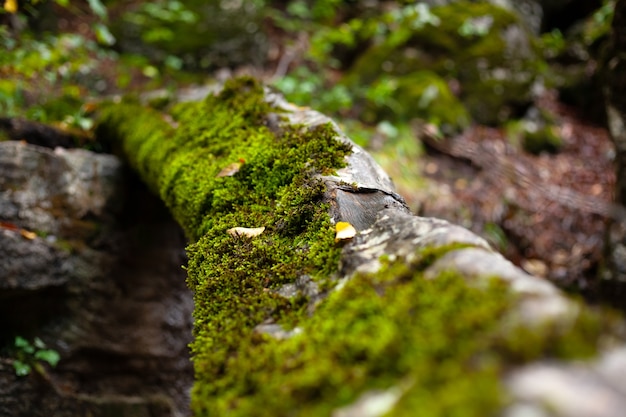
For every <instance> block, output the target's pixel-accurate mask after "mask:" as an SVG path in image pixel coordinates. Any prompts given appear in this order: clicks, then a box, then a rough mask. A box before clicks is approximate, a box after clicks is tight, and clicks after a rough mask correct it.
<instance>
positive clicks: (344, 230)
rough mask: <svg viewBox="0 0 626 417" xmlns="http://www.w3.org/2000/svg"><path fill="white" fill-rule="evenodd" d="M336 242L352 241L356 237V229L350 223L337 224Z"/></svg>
mask: <svg viewBox="0 0 626 417" xmlns="http://www.w3.org/2000/svg"><path fill="white" fill-rule="evenodd" d="M335 233H336V235H335V242H338V241H340V240H346V239H352V238H353V237H354V236H356V229H355V228H354V226H352V225H351V224H350V223H348V222H337V224H336V225H335Z"/></svg>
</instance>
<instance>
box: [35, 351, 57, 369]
mask: <svg viewBox="0 0 626 417" xmlns="http://www.w3.org/2000/svg"><path fill="white" fill-rule="evenodd" d="M35 358H37V359H39V360H42V361H45V362H48V363H49V364H50V366H52V367H54V366H56V365H57V363H59V360H60V359H61V355H59V352H57V351H56V350H52V349H44V350H39V351H37V353H35Z"/></svg>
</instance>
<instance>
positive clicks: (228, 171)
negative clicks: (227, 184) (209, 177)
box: [217, 159, 243, 178]
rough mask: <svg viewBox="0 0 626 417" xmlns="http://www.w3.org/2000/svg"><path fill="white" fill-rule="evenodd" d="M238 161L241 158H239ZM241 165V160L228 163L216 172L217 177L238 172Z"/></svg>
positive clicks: (229, 175)
mask: <svg viewBox="0 0 626 417" xmlns="http://www.w3.org/2000/svg"><path fill="white" fill-rule="evenodd" d="M240 161H243V160H242V159H241V160H240ZM241 165H243V162H233V163H232V164H229V165H228V166H226V167H225V168H224V169H222V170H221V171H220V172H219V174H217V177H218V178H219V177H232V176H233V175H235V174H236V173H238V172H239V169H240V168H241Z"/></svg>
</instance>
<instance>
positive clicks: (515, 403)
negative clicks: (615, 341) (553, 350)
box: [503, 348, 626, 417]
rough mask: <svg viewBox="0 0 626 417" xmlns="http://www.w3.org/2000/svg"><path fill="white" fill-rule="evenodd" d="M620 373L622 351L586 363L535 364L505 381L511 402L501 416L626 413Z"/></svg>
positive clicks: (624, 363)
mask: <svg viewBox="0 0 626 417" xmlns="http://www.w3.org/2000/svg"><path fill="white" fill-rule="evenodd" d="M624 372H626V348H620V349H615V350H612V351H609V352H606V353H604V354H603V355H602V356H601V357H599V358H597V359H595V360H593V361H590V362H578V363H571V364H564V363H556V362H539V363H535V364H532V365H529V366H526V367H523V368H521V369H518V370H515V371H514V372H512V373H511V374H510V375H509V376H508V378H507V386H508V387H509V390H510V392H511V396H512V399H513V400H512V404H511V405H509V406H508V407H507V410H505V412H504V414H503V416H504V417H521V416H527V415H530V416H552V417H614V416H619V415H621V414H622V413H623V412H624V410H626V388H625V387H624V384H623V379H622V375H624ZM528 409H532V410H533V412H532V413H529V412H527V411H525V410H528Z"/></svg>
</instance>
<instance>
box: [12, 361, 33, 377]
mask: <svg viewBox="0 0 626 417" xmlns="http://www.w3.org/2000/svg"><path fill="white" fill-rule="evenodd" d="M13 368H14V369H15V375H17V376H26V375H28V374H29V373H30V365H29V364H27V363H24V362H22V361H19V360H17V359H16V360H14V361H13Z"/></svg>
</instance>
